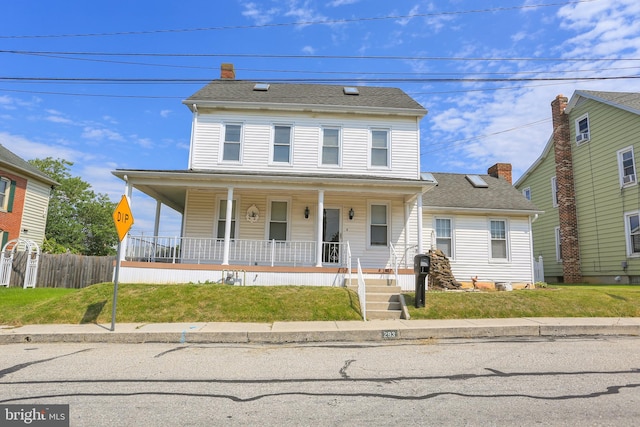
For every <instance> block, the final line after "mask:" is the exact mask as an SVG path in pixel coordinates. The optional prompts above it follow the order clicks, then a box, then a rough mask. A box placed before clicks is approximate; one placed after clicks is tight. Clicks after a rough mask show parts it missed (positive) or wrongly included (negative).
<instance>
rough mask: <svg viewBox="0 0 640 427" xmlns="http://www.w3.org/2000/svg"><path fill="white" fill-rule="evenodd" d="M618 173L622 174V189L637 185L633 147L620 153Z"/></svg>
mask: <svg viewBox="0 0 640 427" xmlns="http://www.w3.org/2000/svg"><path fill="white" fill-rule="evenodd" d="M618 172H619V174H620V186H621V187H628V186H630V185H635V184H636V183H637V180H636V162H635V160H634V156H633V147H627V148H623V149H622V150H620V151H618Z"/></svg>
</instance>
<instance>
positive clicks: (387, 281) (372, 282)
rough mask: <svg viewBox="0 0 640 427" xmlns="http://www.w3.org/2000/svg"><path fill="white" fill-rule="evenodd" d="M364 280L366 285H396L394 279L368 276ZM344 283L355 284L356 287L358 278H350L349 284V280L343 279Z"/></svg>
mask: <svg viewBox="0 0 640 427" xmlns="http://www.w3.org/2000/svg"><path fill="white" fill-rule="evenodd" d="M364 282H365V284H366V286H367V288H368V287H370V286H395V285H396V280H395V279H391V278H388V279H370V278H365V279H364ZM345 284H346V285H347V286H355V287H356V288H357V287H358V279H351V284H349V280H348V279H345Z"/></svg>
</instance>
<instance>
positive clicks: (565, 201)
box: [551, 95, 582, 283]
mask: <svg viewBox="0 0 640 427" xmlns="http://www.w3.org/2000/svg"><path fill="white" fill-rule="evenodd" d="M567 101H568V99H567V97H565V96H562V95H558V96H557V97H556V99H554V100H553V102H552V103H551V116H552V119H553V145H554V153H555V163H556V187H557V200H558V217H559V218H560V244H561V248H562V254H561V255H562V273H563V276H564V282H565V283H580V282H582V271H581V269H580V245H579V242H578V215H577V213H576V212H577V211H576V196H575V186H574V181H573V157H572V155H571V128H570V126H569V116H568V114H566V113H565V111H564V110H565V108H567Z"/></svg>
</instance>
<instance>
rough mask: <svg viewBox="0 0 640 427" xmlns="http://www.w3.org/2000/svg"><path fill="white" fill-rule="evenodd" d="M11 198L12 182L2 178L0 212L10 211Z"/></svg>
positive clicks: (0, 181)
mask: <svg viewBox="0 0 640 427" xmlns="http://www.w3.org/2000/svg"><path fill="white" fill-rule="evenodd" d="M10 197H11V181H10V180H8V179H7V178H0V210H3V211H7V210H9V209H8V208H9V198H10Z"/></svg>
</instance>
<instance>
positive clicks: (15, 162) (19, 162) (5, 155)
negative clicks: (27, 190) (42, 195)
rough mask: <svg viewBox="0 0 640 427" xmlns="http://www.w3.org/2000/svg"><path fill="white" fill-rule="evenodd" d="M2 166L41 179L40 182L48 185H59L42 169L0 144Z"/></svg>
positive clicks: (0, 162)
mask: <svg viewBox="0 0 640 427" xmlns="http://www.w3.org/2000/svg"><path fill="white" fill-rule="evenodd" d="M0 164H5V165H8V166H11V167H13V168H15V169H18V170H20V171H22V172H25V173H26V174H28V175H31V176H34V177H36V178H39V179H40V180H42V181H44V182H46V183H48V184H58V183H57V182H56V181H54V180H52V179H51V178H50V177H49V176H47V175H46V174H45V173H43V172H42V171H40V169H38V168H36V167H35V166H33V165H31V163H29V162H27V161H26V160H24V159H22V158H21V157H19V156H17V155H16V154H14V153H12V152H11V151H9V150H7V149H6V148H5V147H4V146H3V145H2V144H0Z"/></svg>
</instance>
